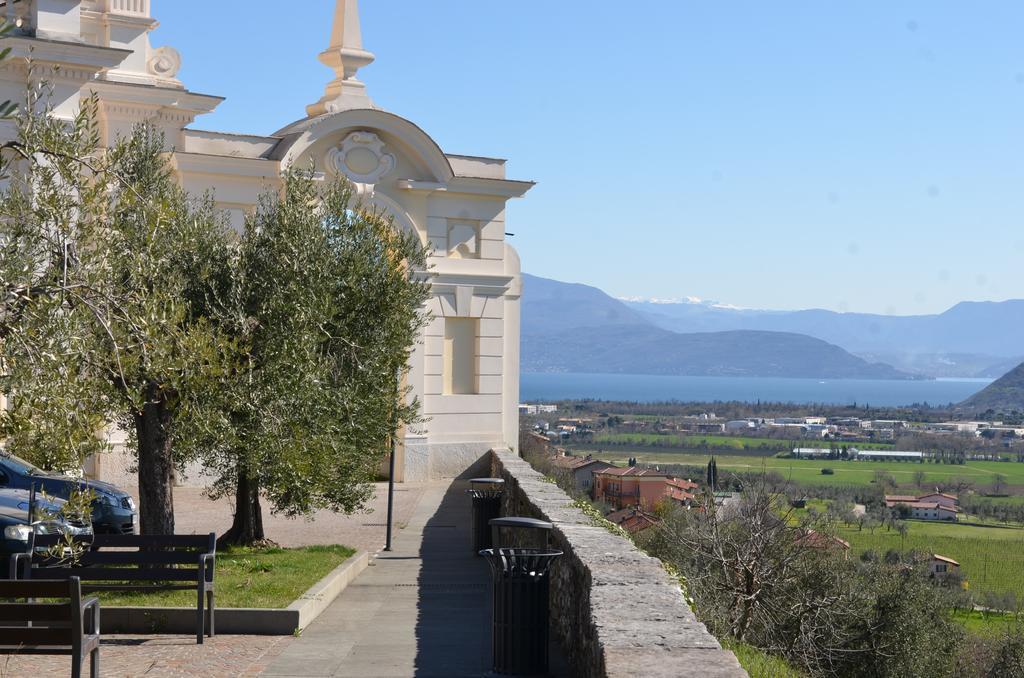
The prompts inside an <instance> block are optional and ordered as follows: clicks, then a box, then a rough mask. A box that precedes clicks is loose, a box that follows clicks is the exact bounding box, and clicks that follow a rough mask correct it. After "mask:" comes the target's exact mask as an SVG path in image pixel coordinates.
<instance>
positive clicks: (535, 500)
mask: <svg viewBox="0 0 1024 678" xmlns="http://www.w3.org/2000/svg"><path fill="white" fill-rule="evenodd" d="M491 461H492V475H493V476H494V477H496V478H504V480H505V487H506V492H505V499H504V506H503V515H514V516H527V517H532V518H540V519H543V520H547V521H550V522H551V523H553V524H554V530H553V531H552V532H553V534H552V535H551V540H552V542H551V546H552V547H553V548H555V549H558V550H560V551H563V552H564V555H563V556H562V557H561V558H559V559H558V560H557V561H556V564H555V566H554V569H553V570H552V574H551V577H552V580H551V628H552V631H553V632H554V633H555V634H557V636H558V639H559V640H560V641H561V643H562V646H563V647H564V648H565V650H566V652H567V653H568V655H569V659H570V662H569V663H570V665H571V666H573V668H574V671H575V672H576V674H577V675H580V676H609V677H612V678H620V677H621V678H627V677H630V678H632V677H633V676H645V677H649V678H660V677H662V676H664V677H665V678H668V677H669V676H672V677H673V678H675V677H676V676H683V675H693V676H701V677H702V678H719V677H722V678H725V677H728V678H734V677H738V676H746V675H747V674H746V672H745V671H744V670H743V669H742V668H741V667H740V664H739V662H738V661H737V660H736V657H735V656H734V655H733V654H732V653H731V652H728V651H726V650H723V649H722V647H721V645H720V644H719V643H718V640H717V639H715V637H714V636H712V635H711V634H710V633H708V631H707V629H706V628H705V627H704V625H703V624H702V623H700V622H699V621H697V618H696V617H695V616H694V614H693V612H692V611H691V610H690V608H689V606H688V605H687V603H686V600H685V599H684V597H683V592H682V590H681V589H680V588H679V585H678V584H677V583H676V582H675V580H673V579H672V577H670V576H669V574H668V573H667V572H666V571H665V570H664V568H662V566H661V561H659V560H657V559H656V558H652V557H650V556H648V555H645V554H644V553H642V552H641V551H639V550H638V549H637V548H636V547H635V546H633V544H632V543H631V542H630V541H629V540H628V539H626V538H625V537H622V536H620V535H617V534H613V533H611V532H609V531H608V530H606V529H605V528H604V527H599V526H595V525H594V524H593V523H592V521H591V520H590V518H588V517H587V516H586V515H585V514H584V513H583V512H582V511H581V510H579V509H578V508H575V507H574V506H573V504H572V499H571V498H570V497H569V496H568V495H567V494H566V493H565V492H563V491H562V490H561V489H559V488H558V487H557V486H556V485H555V484H554V483H551V482H549V481H548V480H547V479H546V478H545V477H544V476H543V475H542V474H540V473H538V472H537V471H535V470H534V469H533V467H531V466H530V465H529V464H528V463H527V462H525V461H523V460H522V459H521V458H519V457H518V456H517V455H515V454H513V453H511V452H507V451H492V453H491Z"/></svg>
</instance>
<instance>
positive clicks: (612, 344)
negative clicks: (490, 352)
mask: <svg viewBox="0 0 1024 678" xmlns="http://www.w3.org/2000/svg"><path fill="white" fill-rule="evenodd" d="M522 369H523V370H524V371H526V372H599V373H619V374H669V375H690V376H745V377H805V378H815V379H826V378H828V379H840V378H848V379H908V378H912V377H911V376H910V375H908V374H906V373H903V372H900V371H898V370H896V369H894V368H893V367H890V366H889V365H885V364H878V363H871V362H868V361H867V360H864V359H862V358H858V357H856V356H854V355H851V354H850V353H848V352H846V351H845V350H843V349H842V348H840V347H838V346H835V345H832V344H829V343H828V342H825V341H822V340H820V339H815V338H813V337H809V336H805V335H801V334H796V333H791V332H768V331H748V330H738V331H728V332H697V333H678V332H672V331H669V330H666V329H662V328H659V327H657V326H655V325H654V324H653V323H652V322H651V321H650V320H648V319H647V318H645V317H644V316H643V315H642V314H640V313H638V312H637V311H635V310H633V309H631V308H629V307H627V306H626V305H625V304H623V303H622V302H620V301H618V300H616V299H613V298H612V297H610V296H608V295H607V294H605V293H604V292H602V291H601V290H599V289H597V288H595V287H589V286H587V285H578V284H569V283H562V282H558V281H554V280H547V279H544V278H537V277H535V276H524V286H523V304H522Z"/></svg>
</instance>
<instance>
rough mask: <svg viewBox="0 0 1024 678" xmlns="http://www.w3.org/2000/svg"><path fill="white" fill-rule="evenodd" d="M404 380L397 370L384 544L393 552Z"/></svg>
mask: <svg viewBox="0 0 1024 678" xmlns="http://www.w3.org/2000/svg"><path fill="white" fill-rule="evenodd" d="M401 379H402V370H401V368H398V369H397V370H395V403H394V405H392V416H391V459H390V460H388V532H387V539H386V540H385V542H384V550H385V551H390V550H391V526H392V522H393V519H394V511H395V450H396V449H397V447H398V440H397V436H398V398H399V397H400V396H401V387H400V386H399V384H400V383H401Z"/></svg>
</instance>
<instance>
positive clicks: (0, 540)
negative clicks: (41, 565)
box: [0, 489, 93, 579]
mask: <svg viewBox="0 0 1024 678" xmlns="http://www.w3.org/2000/svg"><path fill="white" fill-rule="evenodd" d="M29 498H30V493H29V492H28V491H27V490H12V489H0V579H3V578H6V577H7V576H8V567H7V561H8V559H9V557H10V556H11V554H14V553H24V552H25V551H26V550H28V548H29V540H30V538H31V537H32V533H33V532H35V533H36V534H53V533H56V532H59V533H66V534H72V535H74V536H76V537H77V536H82V535H90V534H92V533H93V531H92V526H91V525H89V524H87V523H85V522H83V521H79V520H75V519H74V518H66V517H63V516H61V515H59V512H60V508H61V506H62V505H63V504H64V501H63V500H62V499H54V498H46V497H43V496H42V495H37V496H36V498H35V499H36V514H35V515H34V516H31V517H30V516H29Z"/></svg>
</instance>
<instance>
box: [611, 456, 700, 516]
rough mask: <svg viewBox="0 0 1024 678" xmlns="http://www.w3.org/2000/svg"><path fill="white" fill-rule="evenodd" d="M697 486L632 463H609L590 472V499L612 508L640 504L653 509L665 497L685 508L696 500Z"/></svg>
mask: <svg viewBox="0 0 1024 678" xmlns="http://www.w3.org/2000/svg"><path fill="white" fill-rule="evenodd" d="M698 487H699V486H698V485H697V483H695V482H693V481H690V480H684V479H682V478H673V477H672V476H669V475H668V474H666V473H662V472H661V471H654V470H652V469H645V468H638V467H635V466H631V467H629V468H618V467H615V466H610V467H609V468H606V469H602V470H600V471H595V472H594V499H595V500H598V501H603V502H605V503H606V504H608V505H609V506H612V507H614V508H616V509H623V508H628V507H640V508H642V509H643V510H645V511H653V510H654V508H655V506H657V504H658V503H659V502H661V501H665V500H668V501H674V502H676V503H677V504H679V505H680V506H683V507H689V506H691V505H692V504H693V502H694V500H695V499H696V490H697V488H698Z"/></svg>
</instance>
